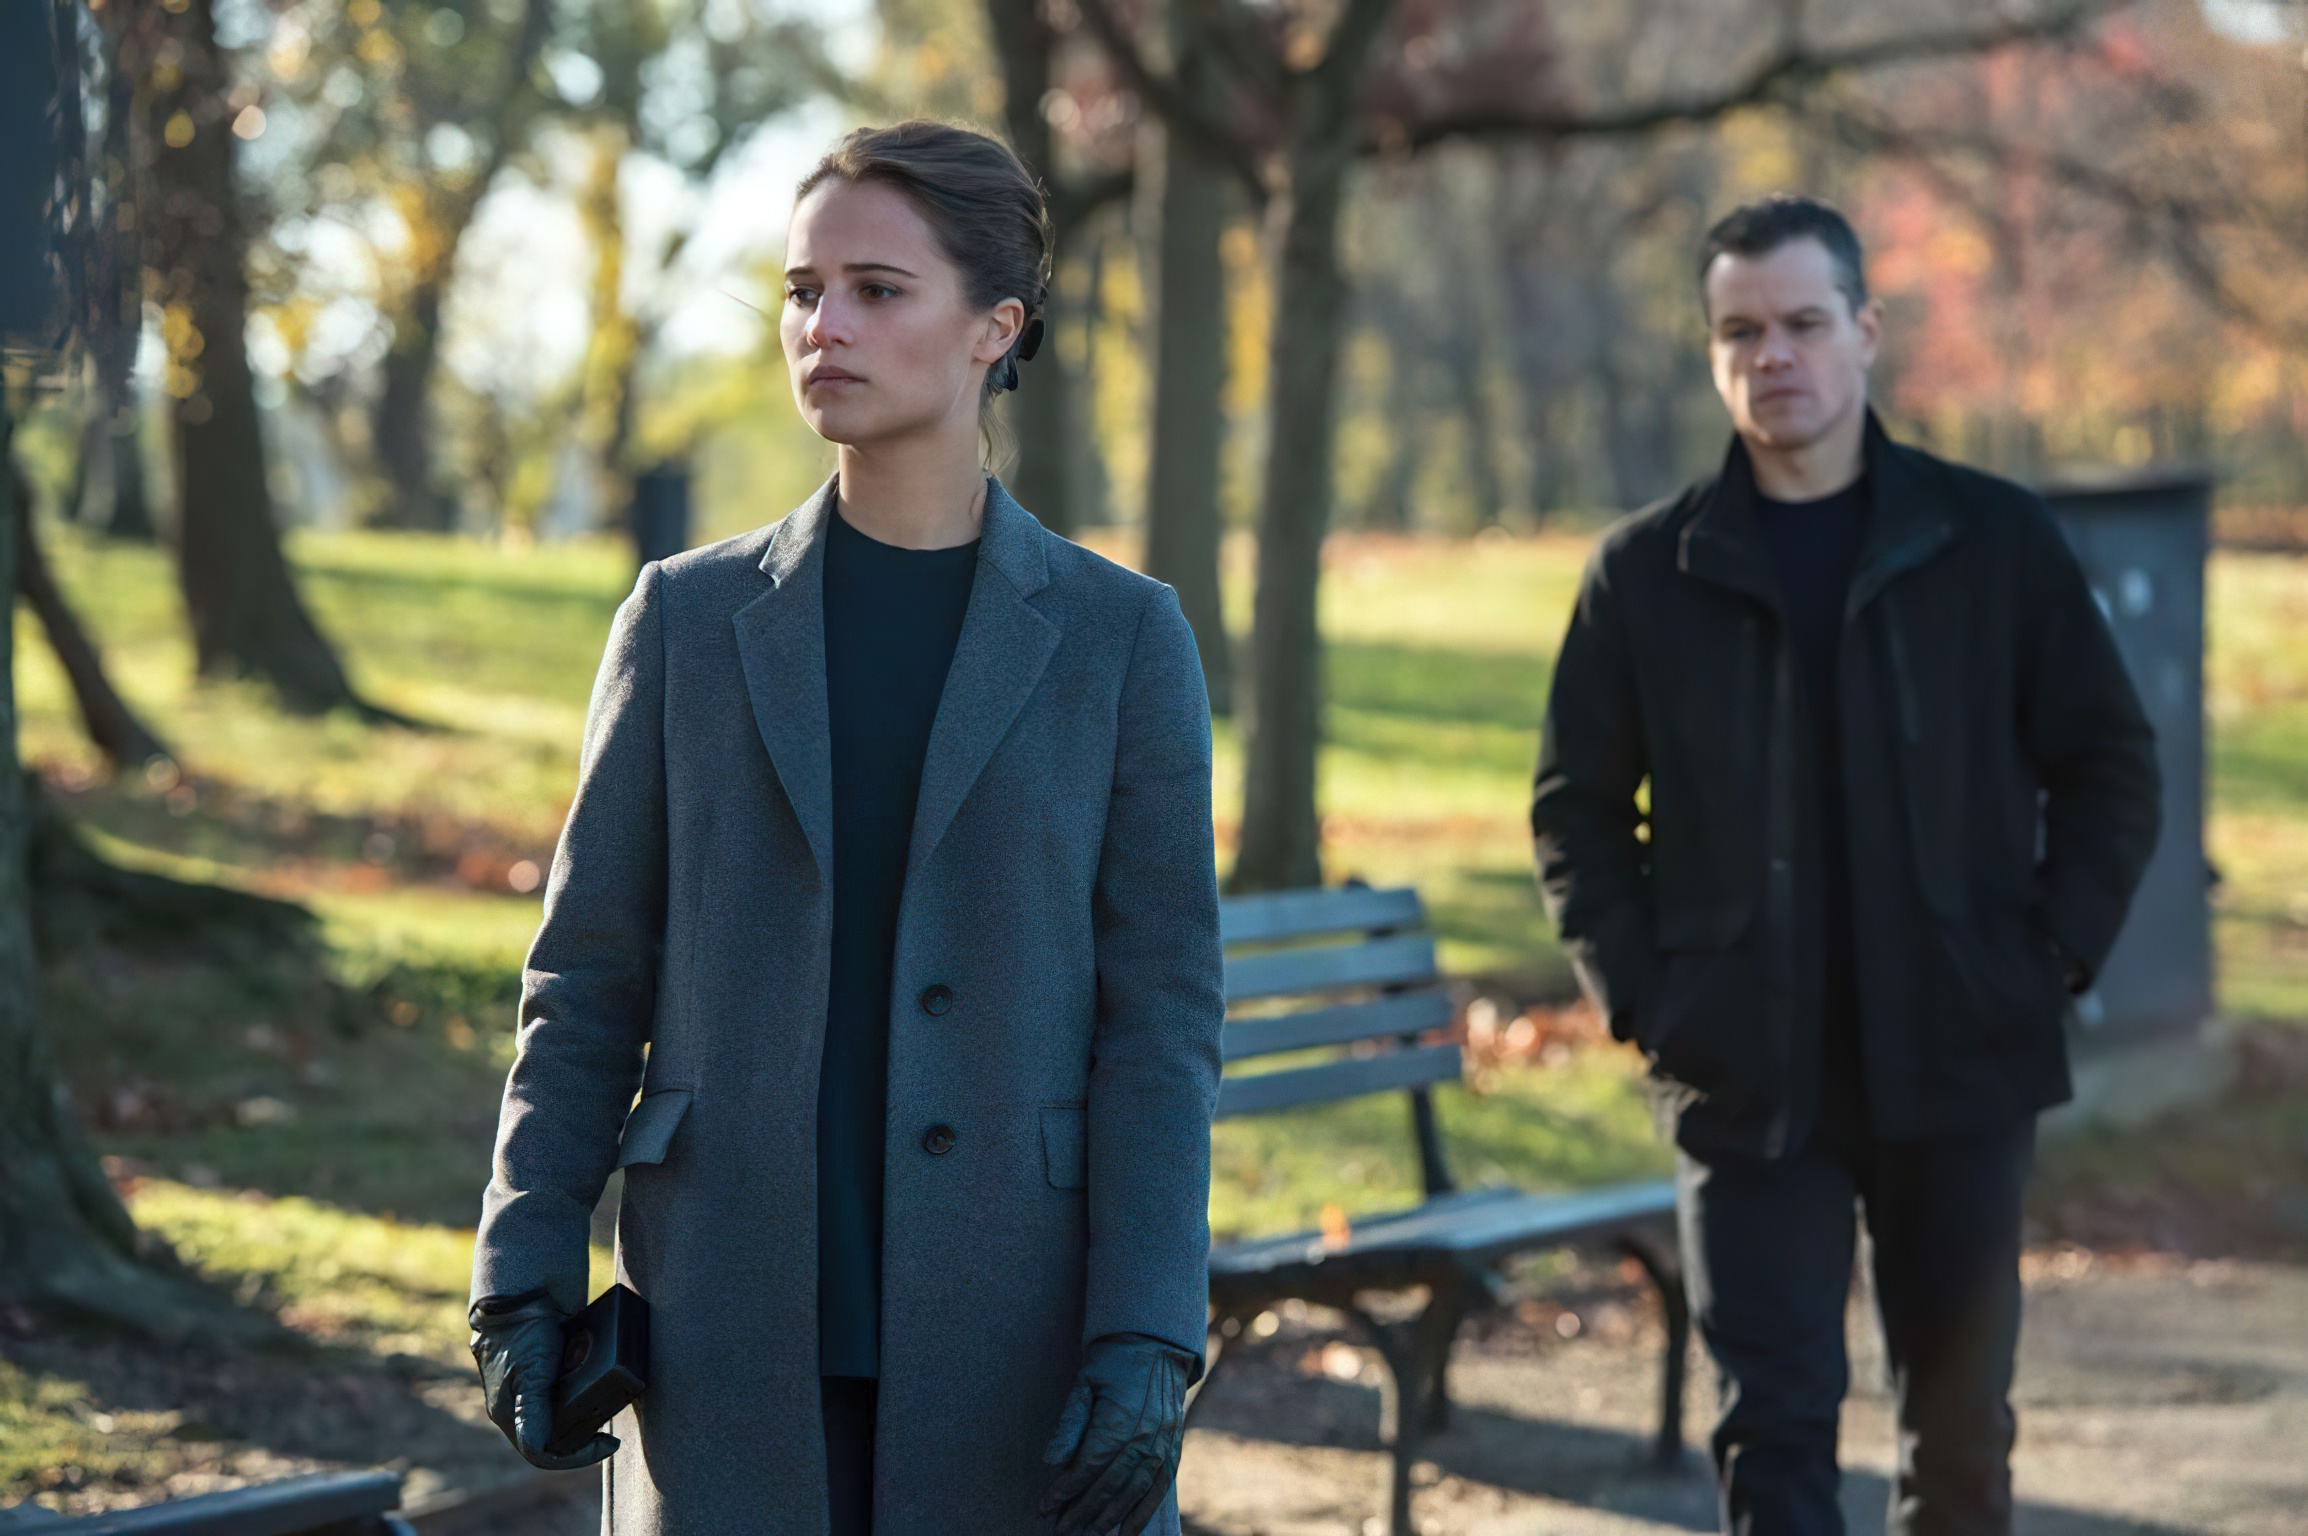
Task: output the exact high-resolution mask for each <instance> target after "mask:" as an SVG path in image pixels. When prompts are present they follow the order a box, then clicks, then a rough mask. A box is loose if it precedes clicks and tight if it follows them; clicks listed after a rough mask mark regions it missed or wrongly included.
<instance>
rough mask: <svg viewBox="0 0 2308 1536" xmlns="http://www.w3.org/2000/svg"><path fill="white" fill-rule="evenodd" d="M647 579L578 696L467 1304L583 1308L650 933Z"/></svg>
mask: <svg viewBox="0 0 2308 1536" xmlns="http://www.w3.org/2000/svg"><path fill="white" fill-rule="evenodd" d="M664 623H665V620H664V611H663V594H662V578H661V577H660V575H659V573H658V569H657V567H656V566H655V565H654V564H652V565H648V566H644V567H643V568H642V572H641V578H640V580H639V581H638V582H637V583H636V584H635V586H634V589H633V595H632V596H631V597H629V598H627V599H626V600H625V603H624V605H623V606H622V607H620V608H619V609H618V610H617V618H616V622H615V623H614V624H613V625H612V626H611V629H610V634H609V646H608V649H607V651H606V652H605V653H604V654H603V656H602V658H601V672H600V676H599V677H598V678H596V679H595V681H594V684H593V703H592V707H591V709H590V711H589V713H588V714H587V716H586V721H585V745H584V751H583V754H582V757H581V761H580V766H579V770H578V781H577V797H576V799H575V801H574V802H573V803H572V804H571V806H570V809H569V818H568V821H567V823H566V824H565V825H564V826H563V828H562V830H561V843H560V846H559V848H558V849H556V850H555V852H554V855H553V871H552V875H551V877H550V879H549V880H548V882H547V884H546V887H545V917H544V922H543V924H542V926H540V927H539V928H538V930H537V937H536V940H535V941H534V942H533V943H532V944H531V945H530V947H529V958H528V961H527V963H526V965H525V966H524V967H523V970H522V975H521V1026H520V1037H519V1041H518V1051H517V1054H516V1055H515V1057H514V1060H513V1070H512V1073H511V1075H510V1076H509V1077H508V1078H507V1079H506V1081H505V1100H504V1105H503V1108H502V1109H501V1111H500V1112H499V1115H498V1119H497V1149H496V1156H495V1160H494V1166H493V1169H492V1173H491V1177H490V1180H489V1188H488V1192H487V1193H486V1194H485V1195H484V1196H483V1198H482V1204H481V1230H480V1234H479V1238H478V1241H477V1243H476V1246H475V1248H474V1253H473V1295H474V1297H475V1299H478V1298H480V1297H483V1296H492V1295H494V1296H509V1295H517V1294H520V1293H521V1292H524V1291H530V1290H534V1289H538V1288H540V1287H542V1288H544V1289H546V1290H549V1291H550V1292H551V1293H552V1295H553V1297H554V1299H555V1300H556V1301H558V1302H560V1303H561V1304H562V1305H563V1306H565V1307H571V1308H575V1307H581V1306H583V1305H584V1303H585V1299H586V1298H585V1290H586V1270H587V1260H588V1257H589V1254H588V1248H587V1240H588V1235H589V1231H590V1227H591V1222H592V1215H593V1207H594V1204H595V1203H596V1202H597V1201H598V1200H599V1199H600V1198H601V1190H602V1187H603V1185H604V1184H606V1183H607V1182H608V1178H609V1172H610V1169H611V1167H612V1166H613V1165H614V1163H615V1162H616V1158H617V1140H618V1133H619V1130H620V1129H621V1127H622V1126H623V1124H624V1120H625V1114H626V1111H627V1110H628V1109H630V1108H631V1107H632V1104H633V1095H634V1093H635V1092H636V1091H637V1090H638V1089H639V1087H640V1084H641V1075H642V1065H643V1046H644V1044H645V1042H646V1041H647V1040H648V1039H649V1036H650V1028H651V1023H652V1016H653V1013H654V1010H655V1002H656V991H657V967H658V958H659V952H660V949H661V947H662V942H663V934H664V929H665V857H666V855H665V837H666V833H665V825H666V818H665V752H664V719H665V646H664Z"/></svg>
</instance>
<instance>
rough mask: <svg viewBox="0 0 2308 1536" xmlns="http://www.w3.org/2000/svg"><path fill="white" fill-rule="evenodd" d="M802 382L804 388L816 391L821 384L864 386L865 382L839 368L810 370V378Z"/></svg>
mask: <svg viewBox="0 0 2308 1536" xmlns="http://www.w3.org/2000/svg"><path fill="white" fill-rule="evenodd" d="M801 382H802V387H803V388H805V389H815V388H817V386H819V385H820V384H863V383H864V382H865V380H863V379H861V378H859V377H858V376H857V375H856V374H854V373H845V372H843V371H842V370H841V369H839V368H814V369H812V370H810V374H809V377H808V378H806V379H803V380H802V381H801Z"/></svg>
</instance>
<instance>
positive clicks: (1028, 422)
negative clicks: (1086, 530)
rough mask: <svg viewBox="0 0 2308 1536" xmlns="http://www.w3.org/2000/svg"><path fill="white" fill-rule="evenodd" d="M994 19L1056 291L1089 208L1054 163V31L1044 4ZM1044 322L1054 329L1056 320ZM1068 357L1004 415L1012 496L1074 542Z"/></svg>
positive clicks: (1036, 367)
mask: <svg viewBox="0 0 2308 1536" xmlns="http://www.w3.org/2000/svg"><path fill="white" fill-rule="evenodd" d="M986 20H987V22H988V23H989V25H990V26H991V28H992V31H993V34H994V51H995V53H996V55H997V56H998V57H999V59H1000V61H1001V66H1002V93H1003V94H1002V121H1003V125H1004V126H1005V127H1006V128H1007V129H1008V130H1009V135H1010V147H1011V148H1012V149H1014V150H1016V151H1017V153H1018V158H1019V159H1020V160H1023V161H1024V162H1025V163H1026V169H1027V170H1029V171H1032V172H1033V173H1034V174H1035V175H1036V176H1038V177H1040V178H1041V181H1042V184H1043V186H1044V188H1045V189H1047V191H1048V193H1049V205H1050V254H1051V258H1052V261H1051V274H1050V279H1051V286H1052V287H1055V286H1056V284H1057V267H1058V264H1059V263H1061V262H1063V261H1064V260H1065V259H1066V257H1067V254H1068V247H1069V246H1070V244H1071V241H1072V237H1073V234H1074V230H1075V228H1076V226H1077V225H1078V224H1079V223H1080V222H1081V213H1082V211H1083V210H1081V209H1079V208H1078V207H1077V204H1076V200H1075V199H1073V198H1070V197H1068V196H1066V195H1065V193H1064V191H1063V189H1062V188H1061V187H1060V186H1059V183H1058V176H1057V168H1056V166H1055V165H1054V164H1052V161H1051V153H1050V151H1051V142H1050V125H1049V123H1048V121H1047V120H1045V119H1044V118H1043V116H1042V97H1043V96H1044V95H1045V94H1046V93H1047V92H1048V91H1049V89H1050V45H1051V42H1052V41H1053V38H1052V35H1051V32H1050V26H1049V23H1047V22H1045V21H1044V20H1043V19H1042V15H1041V10H1040V7H1039V5H1038V4H1037V0H986ZM1044 323H1045V325H1049V326H1053V327H1054V323H1055V317H1054V316H1051V317H1047V318H1046V319H1045V321H1044ZM1064 353H1065V349H1064V348H1063V347H1060V346H1058V345H1057V344H1056V338H1055V337H1054V336H1053V337H1051V338H1049V339H1048V340H1046V341H1044V342H1043V344H1042V350H1041V351H1040V352H1039V353H1038V354H1036V355H1035V358H1034V360H1033V361H1032V362H1030V363H1028V364H1026V365H1025V366H1023V367H1021V368H1020V369H1019V370H1018V388H1017V392H1016V393H1015V394H1013V395H1011V396H1010V398H1009V399H1008V400H1007V401H1006V402H1004V404H1003V410H1004V411H1005V412H1006V413H1007V417H1008V421H1009V425H1010V428H1011V430H1012V432H1013V433H1014V434H1015V435H1016V437H1017V443H1018V462H1017V464H1016V466H1015V467H1014V468H1012V470H1011V471H1010V474H1009V477H1008V480H1009V487H1010V492H1011V494H1012V495H1014V496H1016V497H1017V499H1018V504H1019V505H1020V506H1022V507H1024V508H1025V509H1026V510H1027V511H1029V512H1031V513H1033V514H1034V516H1035V517H1037V518H1038V519H1040V520H1041V523H1042V526H1043V527H1045V528H1048V529H1049V530H1050V531H1051V532H1053V533H1058V534H1065V535H1067V536H1071V535H1072V534H1073V533H1074V532H1075V530H1076V528H1077V527H1078V526H1079V524H1080V521H1081V520H1080V518H1079V517H1078V516H1077V515H1076V509H1075V507H1074V502H1073V496H1072V494H1071V493H1072V490H1073V486H1072V484H1071V483H1070V482H1071V478H1072V477H1071V476H1070V475H1069V474H1068V473H1067V459H1068V453H1067V448H1066V431H1067V422H1066V418H1067V415H1068V412H1067V408H1066V396H1067V392H1068V390H1069V389H1070V387H1071V384H1070V381H1069V380H1068V378H1067V370H1066V362H1065V357H1064Z"/></svg>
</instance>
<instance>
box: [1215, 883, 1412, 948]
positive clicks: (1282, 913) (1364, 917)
mask: <svg viewBox="0 0 2308 1536" xmlns="http://www.w3.org/2000/svg"><path fill="white" fill-rule="evenodd" d="M1425 920H1426V913H1425V911H1424V909H1423V908H1421V907H1420V905H1419V899H1418V892H1417V891H1415V890H1412V889H1411V888H1410V887H1408V886H1402V887H1399V888H1396V889H1392V890H1384V891H1374V890H1371V889H1370V888H1369V887H1367V886H1359V885H1346V886H1336V887H1332V888H1331V889H1328V890H1319V891H1275V892H1272V893H1270V894H1268V895H1263V896H1230V897H1228V898H1227V899H1226V900H1225V901H1222V902H1220V903H1219V904H1218V933H1219V937H1220V938H1221V939H1222V940H1223V941H1224V942H1225V943H1228V944H1264V943H1269V942H1271V941H1273V940H1276V939H1303V938H1305V937H1307V936H1308V935H1310V934H1317V933H1348V932H1352V931H1354V930H1357V929H1360V930H1362V931H1363V932H1366V933H1367V932H1369V931H1370V930H1372V929H1374V928H1410V927H1414V926H1416V925H1418V924H1420V923H1422V922H1424V921H1425Z"/></svg>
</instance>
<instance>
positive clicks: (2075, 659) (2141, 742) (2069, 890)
mask: <svg viewBox="0 0 2308 1536" xmlns="http://www.w3.org/2000/svg"><path fill="white" fill-rule="evenodd" d="M2029 511H2030V516H2029V518H2028V524H2027V534H2026V560H2027V570H2026V579H2025V583H2024V586H2023V591H2024V592H2025V593H2026V596H2027V601H2026V604H2025V616H2024V618H2023V621H2022V627H2021V640H2020V656H2019V684H2020V686H2019V692H2018V702H2019V709H2020V733H2021V738H2022V740H2023V741H2024V742H2025V744H2026V748H2027V752H2028V755H2029V757H2030V759H2031V760H2032V761H2033V762H2034V764H2035V769H2036V776H2037V780H2038V782H2039V783H2040V784H2041V785H2042V787H2043V790H2044V810H2043V816H2044V842H2043V849H2044V852H2043V860H2042V863H2041V864H2040V865H2039V866H2038V868H2037V872H2036V873H2037V890H2038V892H2039V894H2040V896H2041V898H2042V900H2043V911H2044V920H2045V922H2047V923H2048V924H2049V925H2050V927H2051V931H2052V937H2053V938H2055V939H2057V940H2058V941H2059V944H2060V947H2061V948H2062V949H2064V950H2066V951H2067V953H2068V954H2069V955H2070V956H2071V957H2072V958H2073V959H2074V960H2075V961H2076V962H2077V963H2078V964H2080V965H2081V966H2082V967H2083V968H2084V970H2085V972H2086V974H2087V975H2096V974H2097V973H2098V971H2099V969H2100V966H2101V965H2102V964H2103V963H2104V962H2105V961H2106V960H2107V958H2108V951H2109V950H2110V949H2111V948H2113V947H2114V945H2115V942H2116V935H2117V933H2118V932H2119V931H2120V930H2121V929H2122V927H2123V925H2124V914H2125V912H2126V910H2127V909H2128V908H2129V907H2130V905H2131V900H2132V892H2133V890H2134V889H2135V888H2136V887H2137V886H2138V885H2139V883H2140V876H2141V875H2142V874H2143V873H2145V872H2146V870H2147V867H2148V858H2149V855H2151V854H2153V853H2154V852H2155V851H2156V838H2157V835H2158V833H2159V832H2160V830H2161V828H2162V822H2163V776H2162V773H2161V772H2160V770H2159V769H2158V767H2157V763H2156V733H2155V728H2154V727H2153V726H2151V725H2150V724H2149V723H2148V717H2147V712H2146V711H2145V710H2143V709H2142V708H2141V707H2140V696H2139V694H2138V692H2137V691H2136V690H2135V689H2134V688H2133V686H2132V679H2131V674H2130V672H2129V671H2128V670H2126V668H2125V666H2124V658H2123V656H2122V654H2121V653H2119V652H2118V651H2117V649H2116V641H2115V636H2114V635H2113V634H2111V633H2110V632H2109V629H2108V624H2107V620H2106V619H2105V618H2103V617H2102V616H2101V613H2100V610H2099V605H2098V603H2097V602H2095V601H2094V599H2093V597H2092V591H2091V587H2090V586H2089V584H2087V583H2086V581H2085V579H2084V573H2083V569H2082V567H2081V566H2079V565H2078V564H2077V563H2076V558H2075V555H2074V553H2073V552H2072V551H2071V550H2070V549H2069V548H2068V543H2067V540H2066V539H2065V538H2063V537H2062V536H2061V534H2060V531H2059V527H2058V525H2057V524H2055V523H2054V522H2053V521H2052V519H2051V514H2050V513H2049V512H2048V511H2046V510H2045V509H2044V507H2043V504H2042V503H2041V502H2035V501H2033V500H2032V498H2031V505H2030V509H2029Z"/></svg>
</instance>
